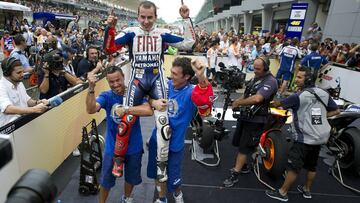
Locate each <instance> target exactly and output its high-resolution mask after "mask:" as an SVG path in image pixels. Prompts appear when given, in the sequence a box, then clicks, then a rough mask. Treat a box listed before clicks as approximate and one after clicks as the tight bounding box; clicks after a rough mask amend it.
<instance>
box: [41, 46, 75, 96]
mask: <svg viewBox="0 0 360 203" xmlns="http://www.w3.org/2000/svg"><path fill="white" fill-rule="evenodd" d="M63 60H64V59H63V57H62V54H61V52H56V51H52V52H50V53H48V54H46V55H45V56H44V64H43V68H42V70H40V72H39V74H38V84H39V90H40V99H43V98H45V99H49V98H51V97H53V96H56V95H58V94H59V93H61V92H63V91H65V90H67V88H68V87H69V86H70V85H71V86H74V85H77V84H80V83H82V81H81V80H80V79H78V78H77V77H76V76H74V75H72V74H71V73H69V72H67V71H65V70H64V65H63Z"/></svg>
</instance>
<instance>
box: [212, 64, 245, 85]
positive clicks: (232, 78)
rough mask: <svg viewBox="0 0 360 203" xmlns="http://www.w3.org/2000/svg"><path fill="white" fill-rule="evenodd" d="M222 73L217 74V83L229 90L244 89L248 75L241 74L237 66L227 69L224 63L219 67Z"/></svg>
mask: <svg viewBox="0 0 360 203" xmlns="http://www.w3.org/2000/svg"><path fill="white" fill-rule="evenodd" d="M218 66H219V67H220V71H217V72H216V73H215V81H216V83H217V84H219V85H221V86H222V87H223V88H224V89H227V90H236V89H240V88H242V87H243V85H244V83H245V77H246V74H245V73H243V72H241V70H240V69H238V68H237V67H236V66H230V67H228V68H227V67H226V66H225V64H224V63H223V62H220V63H219V65H218Z"/></svg>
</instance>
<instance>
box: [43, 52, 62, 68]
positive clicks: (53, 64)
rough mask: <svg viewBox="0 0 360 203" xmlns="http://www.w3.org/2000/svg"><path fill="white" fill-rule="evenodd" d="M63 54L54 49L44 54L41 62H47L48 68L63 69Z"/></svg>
mask: <svg viewBox="0 0 360 203" xmlns="http://www.w3.org/2000/svg"><path fill="white" fill-rule="evenodd" d="M63 60H64V58H63V55H62V53H61V52H60V51H57V50H54V51H51V52H49V53H47V54H45V55H44V58H43V62H47V63H48V69H49V70H50V71H53V70H63V69H64V64H63Z"/></svg>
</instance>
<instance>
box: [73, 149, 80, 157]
mask: <svg viewBox="0 0 360 203" xmlns="http://www.w3.org/2000/svg"><path fill="white" fill-rule="evenodd" d="M72 155H73V156H80V150H79V148H77V147H76V148H75V149H74V151H73V152H72Z"/></svg>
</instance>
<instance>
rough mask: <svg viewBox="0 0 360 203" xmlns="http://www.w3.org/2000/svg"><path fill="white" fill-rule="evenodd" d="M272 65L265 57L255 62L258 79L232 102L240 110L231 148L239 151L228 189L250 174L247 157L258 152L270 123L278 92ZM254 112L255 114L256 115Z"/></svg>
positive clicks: (226, 184)
mask: <svg viewBox="0 0 360 203" xmlns="http://www.w3.org/2000/svg"><path fill="white" fill-rule="evenodd" d="M269 66H270V61H269V59H268V58H266V57H264V56H262V57H259V58H257V59H255V61H254V73H255V77H254V78H253V79H252V80H251V81H250V82H249V83H248V84H247V86H246V89H245V92H244V95H243V96H242V97H240V98H238V99H236V100H235V101H233V102H232V107H233V110H234V108H236V107H240V112H241V115H240V118H239V119H238V120H237V125H236V130H235V133H234V137H233V140H232V144H233V145H234V146H236V147H238V148H239V152H238V153H237V157H236V162H235V166H234V167H233V168H232V169H231V173H230V175H229V177H228V178H227V179H226V180H225V181H224V182H223V184H224V186H225V187H232V186H233V185H234V184H235V183H236V182H238V176H239V174H240V173H248V172H249V171H250V168H249V167H248V166H247V164H246V163H247V155H248V154H250V153H252V152H253V151H254V150H255V147H256V146H257V145H258V143H259V139H260V135H261V133H263V130H264V126H265V122H266V120H267V116H268V111H269V105H270V101H271V100H272V98H273V97H274V95H275V94H276V92H277V89H278V85H277V81H276V79H275V78H274V76H273V75H272V74H271V72H270V71H269ZM253 109H257V110H255V112H254V111H253Z"/></svg>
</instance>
